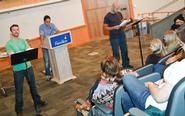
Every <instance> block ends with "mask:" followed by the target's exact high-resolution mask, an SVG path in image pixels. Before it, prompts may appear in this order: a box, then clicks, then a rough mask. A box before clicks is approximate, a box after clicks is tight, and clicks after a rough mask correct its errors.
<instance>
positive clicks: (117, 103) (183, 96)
mask: <svg viewBox="0 0 185 116" xmlns="http://www.w3.org/2000/svg"><path fill="white" fill-rule="evenodd" d="M160 78H161V76H160V74H159V73H152V74H149V75H146V76H143V77H141V78H139V80H140V81H141V82H143V83H144V82H147V81H152V82H155V81H157V80H159V79H160ZM123 86H124V85H120V86H119V87H118V88H117V89H116V91H115V94H114V104H113V109H112V110H111V109H109V108H107V107H106V105H104V104H96V108H97V109H98V110H99V116H101V113H102V115H103V116H105V115H106V116H124V112H123V110H122V106H121V96H122V93H123V92H124V91H125V90H124V89H123ZM131 86H132V85H131ZM129 112H130V114H131V115H132V116H149V115H148V114H146V113H144V112H142V111H140V110H139V109H137V108H131V109H130V110H129ZM184 114H185V78H183V79H182V80H181V81H180V82H178V83H177V84H176V85H175V87H174V88H173V90H172V93H171V95H170V98H169V101H168V105H167V109H166V111H165V116H183V115H184Z"/></svg>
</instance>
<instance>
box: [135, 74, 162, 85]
mask: <svg viewBox="0 0 185 116" xmlns="http://www.w3.org/2000/svg"><path fill="white" fill-rule="evenodd" d="M159 79H161V76H160V74H159V73H151V74H148V75H145V76H143V77H141V78H139V80H140V81H141V82H143V83H145V82H149V81H151V82H155V81H158V80H159Z"/></svg>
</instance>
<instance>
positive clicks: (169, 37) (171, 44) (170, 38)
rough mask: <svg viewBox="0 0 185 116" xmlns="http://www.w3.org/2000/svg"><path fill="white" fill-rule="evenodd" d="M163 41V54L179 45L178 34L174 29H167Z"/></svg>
mask: <svg viewBox="0 0 185 116" xmlns="http://www.w3.org/2000/svg"><path fill="white" fill-rule="evenodd" d="M164 42H165V47H164V49H165V55H167V54H169V53H171V52H173V51H175V50H176V49H177V48H178V47H179V46H180V45H179V42H178V36H177V34H176V32H175V31H172V30H167V31H166V32H165V33H164Z"/></svg>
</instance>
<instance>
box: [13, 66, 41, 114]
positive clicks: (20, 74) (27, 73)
mask: <svg viewBox="0 0 185 116" xmlns="http://www.w3.org/2000/svg"><path fill="white" fill-rule="evenodd" d="M13 74H14V84H15V111H16V112H22V110H23V82H24V77H26V80H27V82H28V85H29V88H30V92H31V96H32V99H33V101H34V104H35V105H38V104H39V103H40V102H41V98H40V96H39V95H38V92H37V87H36V84H35V76H34V72H33V68H32V67H30V68H28V69H27V70H21V71H14V72H13Z"/></svg>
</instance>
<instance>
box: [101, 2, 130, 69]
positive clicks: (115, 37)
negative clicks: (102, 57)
mask: <svg viewBox="0 0 185 116" xmlns="http://www.w3.org/2000/svg"><path fill="white" fill-rule="evenodd" d="M119 9H120V4H119V2H117V1H116V2H113V4H112V8H111V11H110V12H108V13H107V14H106V16H105V17H104V29H106V30H108V31H109V32H110V33H109V39H110V43H111V47H112V52H113V56H114V57H115V58H116V59H118V61H120V51H121V57H122V66H123V68H133V66H131V65H130V64H129V58H128V47H127V42H126V36H125V32H124V31H123V30H122V29H121V26H120V24H121V22H122V20H123V19H124V18H123V16H122V14H121V13H120V12H119Z"/></svg>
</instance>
